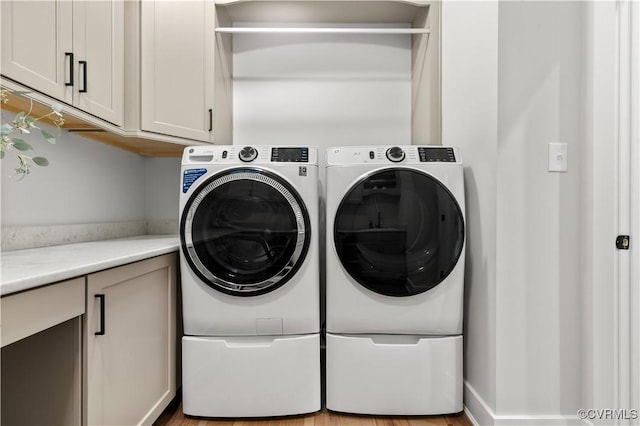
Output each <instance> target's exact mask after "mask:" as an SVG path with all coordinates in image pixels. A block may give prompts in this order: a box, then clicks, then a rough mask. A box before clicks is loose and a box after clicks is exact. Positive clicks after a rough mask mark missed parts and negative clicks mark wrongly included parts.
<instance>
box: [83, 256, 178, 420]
mask: <svg viewBox="0 0 640 426" xmlns="http://www.w3.org/2000/svg"><path fill="white" fill-rule="evenodd" d="M176 262H177V256H176V254H175V253H173V254H169V255H164V256H160V257H155V258H152V259H148V260H144V261H141V262H136V263H132V264H130V265H126V266H122V267H118V268H114V269H109V270H106V271H103V272H99V273H96V274H92V275H89V276H88V278H87V315H86V321H87V322H86V326H85V332H86V335H85V340H86V344H87V348H86V354H87V357H86V368H85V371H86V374H87V377H86V378H85V379H86V383H87V389H86V392H87V398H86V401H87V409H86V413H87V416H88V419H87V421H88V424H90V425H97V424H102V425H125V424H126V425H139V424H152V423H153V422H154V420H156V418H157V417H158V416H159V415H160V414H161V413H162V411H163V409H164V408H165V407H166V406H167V404H168V403H169V402H170V401H171V400H172V399H173V397H174V396H175V391H176V383H175V377H176V374H175V373H176V371H175V353H176V345H175V339H176V327H175V326H176V267H177V263H176Z"/></svg>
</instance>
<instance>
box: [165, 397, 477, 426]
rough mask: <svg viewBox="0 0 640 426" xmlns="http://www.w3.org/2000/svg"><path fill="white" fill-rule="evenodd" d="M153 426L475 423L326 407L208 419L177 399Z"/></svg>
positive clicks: (458, 418)
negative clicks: (285, 413) (191, 414)
mask: <svg viewBox="0 0 640 426" xmlns="http://www.w3.org/2000/svg"><path fill="white" fill-rule="evenodd" d="M154 426H472V423H471V422H470V421H469V419H468V418H467V416H466V415H465V414H464V412H461V413H458V414H451V415H447V416H397V417H396V416H393V417H392V416H363V415H352V414H341V413H334V412H331V411H326V410H323V411H321V412H318V413H314V414H307V415H302V416H291V417H280V418H265V419H205V418H200V417H187V416H185V415H184V414H183V413H182V404H181V403H180V401H179V400H176V401H174V402H173V403H172V404H171V405H170V406H169V407H168V408H167V409H166V410H165V412H164V413H162V415H161V416H160V418H158V420H157V421H156V422H155V423H154Z"/></svg>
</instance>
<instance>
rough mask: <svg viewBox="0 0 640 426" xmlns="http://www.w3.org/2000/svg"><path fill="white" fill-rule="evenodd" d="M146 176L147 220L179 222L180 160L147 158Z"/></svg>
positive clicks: (145, 164)
mask: <svg viewBox="0 0 640 426" xmlns="http://www.w3.org/2000/svg"><path fill="white" fill-rule="evenodd" d="M144 174H145V191H144V211H145V218H146V220H147V221H149V222H157V221H174V222H177V221H178V215H179V207H178V204H179V199H180V158H153V157H147V158H145V159H144ZM176 232H177V229H176Z"/></svg>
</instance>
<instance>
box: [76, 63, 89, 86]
mask: <svg viewBox="0 0 640 426" xmlns="http://www.w3.org/2000/svg"><path fill="white" fill-rule="evenodd" d="M78 66H80V67H82V89H80V90H78V92H80V93H87V61H78Z"/></svg>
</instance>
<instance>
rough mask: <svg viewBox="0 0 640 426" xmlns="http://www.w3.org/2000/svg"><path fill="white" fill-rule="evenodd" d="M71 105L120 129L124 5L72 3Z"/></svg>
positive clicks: (87, 2) (98, 2)
mask: <svg viewBox="0 0 640 426" xmlns="http://www.w3.org/2000/svg"><path fill="white" fill-rule="evenodd" d="M73 51H74V55H75V59H76V61H75V65H74V67H75V74H76V75H77V79H76V80H77V84H76V87H75V90H76V92H75V98H74V105H75V106H76V107H78V108H80V109H81V110H83V111H86V112H88V113H90V114H93V115H96V116H98V117H100V118H102V119H104V120H106V121H109V122H111V123H113V124H116V125H119V126H121V125H122V123H123V121H124V3H123V2H122V1H121V0H113V1H112V0H109V1H106V0H101V1H75V2H74V3H73Z"/></svg>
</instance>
